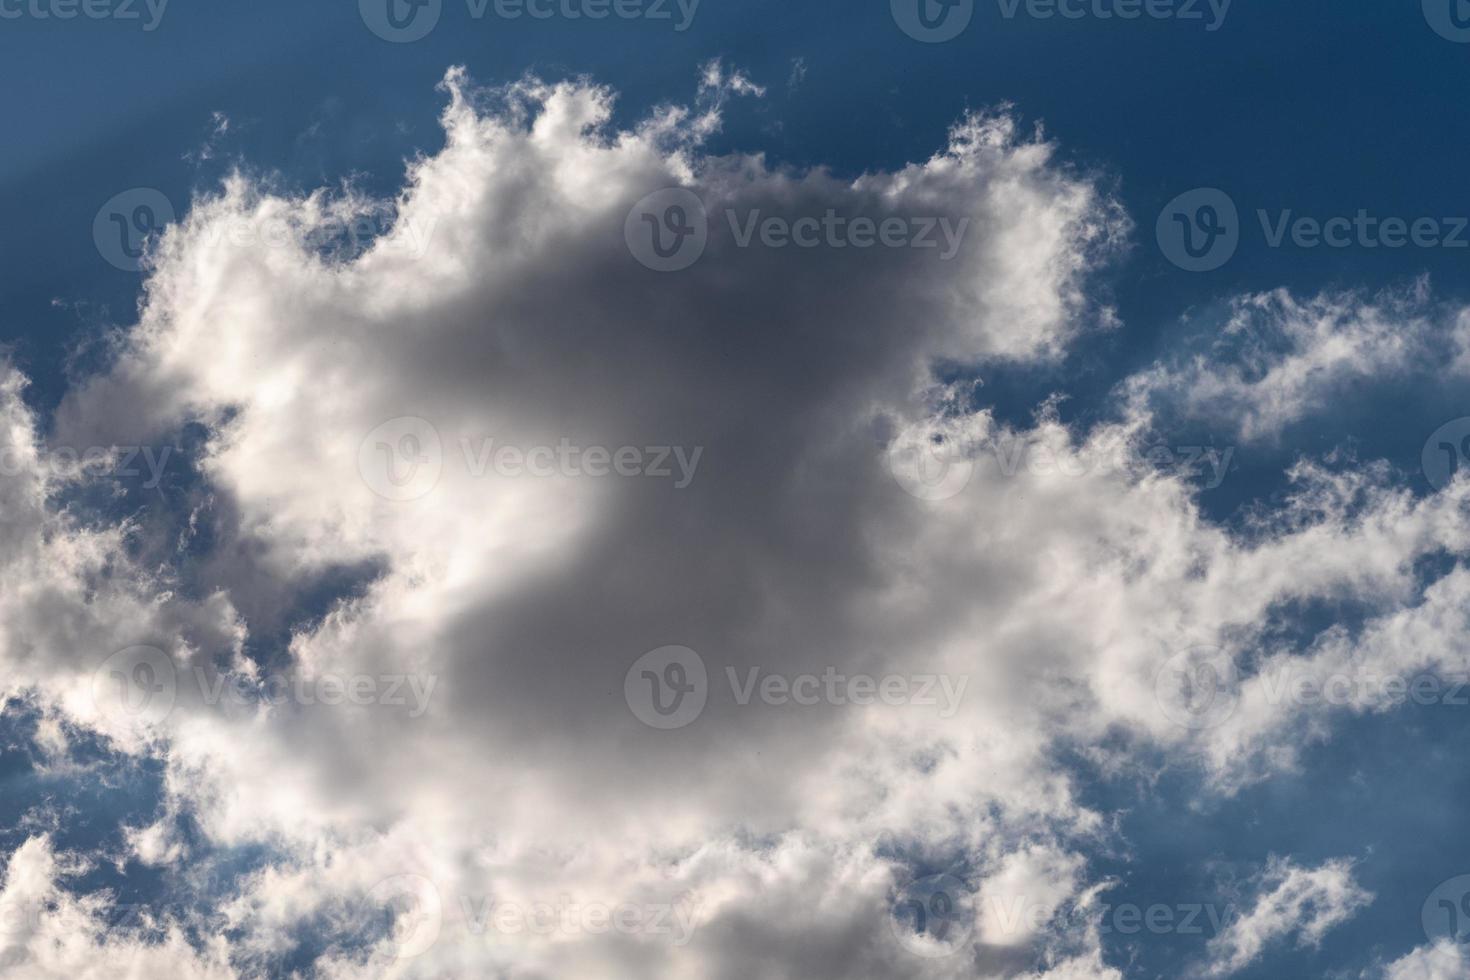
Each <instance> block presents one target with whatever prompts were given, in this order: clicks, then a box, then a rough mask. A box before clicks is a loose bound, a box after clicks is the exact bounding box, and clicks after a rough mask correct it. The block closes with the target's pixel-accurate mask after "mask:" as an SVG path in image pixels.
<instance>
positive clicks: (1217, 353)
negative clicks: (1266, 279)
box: [1129, 281, 1446, 442]
mask: <svg viewBox="0 0 1470 980" xmlns="http://www.w3.org/2000/svg"><path fill="white" fill-rule="evenodd" d="M1426 293H1427V284H1426V283H1424V282H1422V281H1421V282H1420V283H1419V284H1418V285H1417V286H1416V287H1415V288H1414V289H1412V290H1409V291H1407V292H1400V293H1384V294H1382V295H1380V296H1378V297H1376V298H1373V299H1365V298H1364V297H1362V296H1359V295H1355V294H1351V293H1323V294H1319V295H1317V296H1315V297H1311V298H1309V299H1301V298H1298V297H1296V296H1294V295H1293V294H1292V293H1290V292H1289V291H1287V290H1285V289H1278V290H1274V291H1272V292H1266V293H1256V294H1253V295H1249V296H1244V297H1239V298H1237V299H1235V300H1233V301H1232V302H1231V303H1230V313H1229V317H1228V319H1227V321H1226V323H1225V325H1224V328H1223V331H1222V336H1221V337H1220V339H1219V340H1218V341H1216V342H1215V344H1214V345H1213V346H1212V349H1211V350H1210V351H1209V352H1208V353H1207V354H1199V355H1196V356H1194V357H1193V358H1191V359H1189V360H1186V361H1182V362H1180V363H1175V364H1169V365H1159V366H1157V367H1156V368H1154V369H1153V370H1151V371H1147V372H1142V373H1140V374H1138V375H1136V376H1134V377H1133V378H1131V379H1130V381H1129V388H1130V393H1131V394H1132V396H1133V397H1135V398H1143V399H1147V400H1152V401H1160V402H1164V403H1165V404H1170V405H1172V406H1173V407H1175V408H1176V409H1177V410H1178V411H1180V412H1181V413H1182V414H1184V415H1185V416H1187V417H1194V418H1204V419H1209V420H1213V421H1215V422H1217V423H1220V424H1225V425H1230V426H1232V427H1233V428H1234V429H1235V431H1236V433H1237V436H1238V438H1240V439H1243V440H1246V441H1248V442H1258V441H1263V440H1273V439H1276V438H1277V437H1279V436H1280V434H1281V432H1282V430H1283V429H1285V428H1286V427H1287V426H1289V425H1292V424H1293V423H1296V422H1300V421H1302V420H1303V419H1305V418H1307V417H1309V416H1310V415H1312V414H1313V413H1316V412H1318V411H1321V410H1322V409H1324V408H1326V407H1327V406H1328V404H1329V403H1330V400H1331V399H1332V398H1333V397H1335V396H1340V395H1341V394H1342V393H1343V392H1345V391H1347V390H1349V387H1350V386H1351V385H1354V384H1356V385H1359V386H1362V385H1364V384H1366V383H1369V382H1382V381H1384V380H1386V379H1388V378H1392V377H1395V376H1397V377H1403V376H1405V375H1406V374H1408V373H1409V372H1410V371H1411V370H1414V369H1432V367H1433V363H1434V362H1433V355H1432V354H1431V347H1430V341H1431V340H1432V339H1434V338H1444V337H1445V336H1446V324H1444V323H1442V322H1441V320H1440V317H1441V314H1439V313H1437V312H1436V311H1434V310H1433V309H1431V308H1430V307H1429V305H1428V303H1427V295H1426Z"/></svg>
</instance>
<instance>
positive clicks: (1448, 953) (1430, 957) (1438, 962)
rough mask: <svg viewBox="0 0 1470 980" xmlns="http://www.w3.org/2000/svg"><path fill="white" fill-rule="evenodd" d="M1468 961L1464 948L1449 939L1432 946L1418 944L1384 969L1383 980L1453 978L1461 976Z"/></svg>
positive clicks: (1440, 979)
mask: <svg viewBox="0 0 1470 980" xmlns="http://www.w3.org/2000/svg"><path fill="white" fill-rule="evenodd" d="M1467 968H1470V962H1467V960H1466V958H1465V949H1464V947H1463V946H1460V945H1458V944H1456V943H1454V942H1451V941H1449V940H1445V941H1443V942H1439V943H1436V944H1435V945H1433V946H1420V947H1419V948H1418V949H1416V950H1414V951H1413V952H1412V953H1409V954H1408V955H1406V956H1404V957H1402V958H1401V959H1398V960H1395V961H1394V962H1392V963H1390V964H1389V965H1388V967H1387V968H1386V969H1385V971H1384V974H1383V976H1384V977H1385V980H1455V978H1457V977H1463V976H1464V975H1465V971H1466V969H1467Z"/></svg>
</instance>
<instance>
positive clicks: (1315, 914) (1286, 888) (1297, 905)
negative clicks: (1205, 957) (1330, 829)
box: [1209, 861, 1373, 976]
mask: <svg viewBox="0 0 1470 980" xmlns="http://www.w3.org/2000/svg"><path fill="white" fill-rule="evenodd" d="M1372 900H1373V896H1371V895H1369V894H1368V893H1367V892H1366V891H1364V890H1363V889H1362V888H1360V887H1358V885H1357V883H1356V882H1354V881H1353V873H1352V865H1351V864H1350V863H1349V862H1347V861H1328V862H1327V863H1326V864H1324V865H1322V866H1321V867H1320V868H1315V869H1310V870H1309V869H1306V868H1299V867H1296V866H1295V865H1293V864H1292V863H1291V862H1290V861H1275V862H1273V863H1272V864H1271V866H1270V867H1269V868H1268V869H1267V871H1266V874H1265V876H1264V878H1263V881H1262V893H1261V894H1260V895H1259V896H1258V897H1257V898H1256V903H1255V906H1254V907H1253V908H1252V909H1251V910H1250V911H1249V912H1247V913H1246V914H1245V915H1243V916H1241V917H1240V918H1239V919H1238V920H1236V921H1235V922H1233V923H1231V925H1230V928H1229V929H1227V930H1226V931H1224V932H1222V933H1221V934H1220V935H1218V936H1216V937H1215V938H1214V939H1212V940H1211V941H1210V952H1211V954H1212V963H1211V966H1210V970H1209V974H1210V975H1211V976H1228V975H1229V974H1232V973H1235V972H1238V971H1239V970H1241V969H1243V968H1244V967H1245V966H1247V965H1248V964H1250V963H1253V962H1255V961H1256V960H1258V959H1259V958H1260V957H1261V956H1262V955H1263V954H1264V953H1265V951H1266V949H1267V948H1268V947H1269V946H1270V945H1271V944H1272V943H1275V942H1278V941H1280V940H1282V939H1285V938H1286V937H1288V936H1292V935H1295V936H1296V937H1297V942H1298V943H1300V944H1302V945H1311V946H1316V945H1318V944H1320V943H1321V942H1322V938H1323V937H1324V936H1325V935H1326V934H1327V932H1328V931H1329V930H1331V929H1333V928H1335V927H1337V926H1338V925H1341V924H1342V923H1343V922H1346V921H1347V920H1348V919H1350V918H1352V917H1353V916H1354V915H1356V914H1357V913H1358V911H1359V910H1360V909H1362V908H1363V907H1365V906H1366V905H1368V904H1369V903H1370V902H1371V901H1372Z"/></svg>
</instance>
